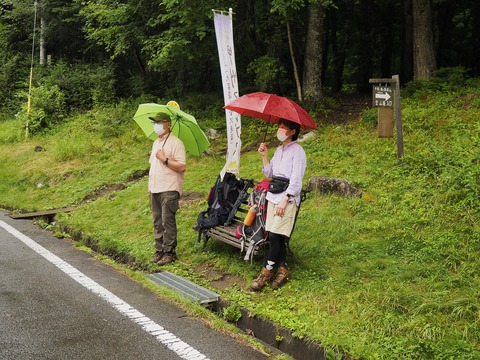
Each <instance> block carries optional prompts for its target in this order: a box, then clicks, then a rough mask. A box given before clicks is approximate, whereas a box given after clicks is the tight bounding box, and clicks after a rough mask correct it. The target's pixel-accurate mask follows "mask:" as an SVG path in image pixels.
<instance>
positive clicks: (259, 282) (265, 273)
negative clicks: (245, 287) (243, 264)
mask: <svg viewBox="0 0 480 360" xmlns="http://www.w3.org/2000/svg"><path fill="white" fill-rule="evenodd" d="M272 276H273V272H272V271H271V270H268V269H267V268H266V267H263V268H262V271H261V272H260V275H258V277H257V278H256V279H255V280H253V282H252V285H250V288H251V289H252V290H255V291H259V290H262V289H263V288H264V287H265V285H266V284H267V282H268V281H269V280H270V279H271V278H272Z"/></svg>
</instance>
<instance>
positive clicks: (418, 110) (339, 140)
mask: <svg viewBox="0 0 480 360" xmlns="http://www.w3.org/2000/svg"><path fill="white" fill-rule="evenodd" d="M478 88H479V87H478V84H477V83H474V84H473V85H471V86H467V87H464V88H461V89H458V88H456V89H450V90H449V91H445V89H439V90H437V89H429V88H427V89H420V90H417V92H414V93H413V94H412V95H411V96H410V97H408V98H407V97H405V98H404V99H402V105H403V109H402V112H403V125H404V127H403V129H404V141H405V157H404V159H403V161H402V162H401V163H400V162H399V161H398V159H397V157H396V145H395V140H394V139H382V138H378V137H377V130H376V126H375V124H374V121H372V119H375V117H376V111H375V110H370V111H367V112H365V113H364V116H363V120H362V119H352V120H351V121H350V122H348V123H346V124H343V125H320V128H319V130H318V131H316V133H315V136H314V137H312V138H310V139H308V140H307V141H305V142H304V143H302V145H303V146H304V148H305V151H306V153H307V158H308V169H307V173H306V176H305V182H306V181H307V180H308V179H309V178H310V177H311V176H316V175H318V176H329V177H338V178H343V179H346V180H348V181H349V182H351V183H353V184H354V185H356V186H358V187H360V188H361V189H362V191H363V196H362V197H361V198H342V197H338V196H324V195H319V194H311V195H310V196H309V198H308V200H307V201H306V202H304V203H303V204H302V210H301V212H300V215H299V218H298V221H297V228H296V231H295V233H294V235H293V237H292V241H291V247H292V249H293V251H294V252H295V254H296V257H297V261H296V263H295V264H293V268H294V272H293V274H294V275H293V276H294V277H293V280H292V281H291V282H289V283H288V284H287V285H286V286H285V287H283V288H281V289H280V290H277V291H272V290H271V289H268V288H267V289H266V290H265V291H263V292H261V293H259V294H254V293H251V292H250V291H248V289H247V287H248V284H249V282H250V281H251V280H252V279H253V278H254V277H255V276H256V275H257V273H258V271H259V269H260V266H261V263H260V262H254V263H253V265H251V264H250V263H248V262H244V261H243V260H242V259H241V257H240V256H239V252H238V251H237V250H235V249H232V248H230V247H228V246H226V245H224V244H221V243H215V242H214V241H211V242H209V243H208V245H207V247H206V249H203V248H202V245H201V244H199V243H197V242H196V239H197V234H196V233H195V232H194V231H193V230H192V226H193V225H194V223H195V220H196V217H197V214H198V213H199V212H200V211H202V210H205V209H206V202H205V201H204V200H203V201H190V202H185V203H184V204H183V206H182V208H181V210H180V212H179V215H178V220H179V221H178V222H179V248H178V253H179V254H180V261H179V262H177V263H175V264H174V265H169V268H168V269H169V270H170V271H174V272H177V273H179V274H181V275H184V276H188V277H190V278H192V279H194V280H196V281H198V282H200V283H202V285H205V286H210V285H209V283H208V281H206V280H205V279H204V278H203V277H202V276H201V274H199V273H198V272H197V271H195V270H194V269H197V268H199V267H211V268H214V269H216V270H218V271H221V272H224V273H228V274H236V275H238V276H239V277H240V278H241V279H243V280H244V281H243V282H242V284H234V285H232V286H229V287H227V288H225V289H223V290H221V296H222V297H223V298H225V299H227V300H230V301H233V302H234V303H237V304H239V305H241V306H244V307H246V308H248V309H249V310H250V312H251V313H252V314H256V315H259V316H264V317H266V318H269V319H272V320H273V321H275V322H276V323H278V324H280V325H282V326H285V327H288V328H290V329H292V330H293V331H294V333H295V335H296V336H298V337H308V338H310V339H313V340H315V341H317V342H319V343H321V344H322V345H324V346H326V347H328V348H330V349H332V350H335V351H337V350H338V351H341V352H344V353H346V354H348V355H349V356H351V357H352V358H355V359H407V358H408V359H425V358H434V359H477V358H479V357H480V345H479V344H480V277H479V269H480V257H479V255H480V237H479V224H478V214H479V200H478V199H479V195H480V180H479V179H480V166H479V165H480V164H479V159H480V148H479V134H480V124H479V121H478V119H479V118H480V98H479V95H478V90H477V89H478ZM107 110H108V109H106V110H105V111H107ZM130 110H131V113H128V111H127V110H125V111H127V112H126V113H125V114H123V116H124V118H125V119H129V118H130V116H131V115H132V114H133V113H134V109H133V108H132V109H130ZM104 117H105V114H102V113H98V112H97V113H93V112H92V113H89V114H85V115H81V116H80V115H79V116H77V117H74V118H71V119H69V121H67V122H65V123H63V124H62V125H61V126H58V127H56V128H54V129H53V130H50V131H49V132H47V133H45V134H43V135H37V136H35V137H33V138H32V139H29V140H22V141H18V136H17V137H16V136H13V135H12V129H18V127H19V124H17V123H16V122H15V120H6V121H3V122H1V123H0V163H1V167H0V206H2V207H3V208H6V209H27V210H42V209H50V208H57V207H62V206H66V205H78V209H77V210H76V211H74V212H71V213H68V214H61V215H60V216H59V217H58V219H57V225H60V226H61V227H62V228H64V229H65V228H68V229H71V230H72V231H74V232H81V233H82V235H83V236H84V237H88V238H90V239H92V240H91V241H93V242H95V243H96V244H97V245H98V246H99V247H100V248H101V249H102V250H103V251H104V252H106V253H111V254H128V255H129V256H131V257H132V258H133V259H134V261H135V263H136V264H137V265H138V266H139V267H141V268H143V269H146V270H147V271H148V270H155V267H154V266H153V267H152V265H149V264H148V260H149V258H150V257H151V255H152V250H153V243H152V236H151V232H152V231H151V218H150V210H149V204H148V196H147V190H146V187H147V183H146V178H145V177H141V178H139V179H137V178H136V174H137V175H138V174H140V173H142V171H144V170H145V169H147V168H148V154H149V151H150V146H151V143H150V142H149V141H148V140H145V139H144V138H143V134H142V133H141V131H140V130H139V129H137V128H136V125H135V124H134V123H133V121H126V120H125V121H123V122H120V123H119V125H117V126H116V128H118V130H117V131H116V132H115V133H112V132H111V131H110V130H109V127H108V126H106V125H101V121H100V120H101V119H103V118H104ZM198 120H199V123H200V125H201V126H202V119H198ZM257 126H258V122H256V121H251V120H249V119H245V120H244V130H243V134H242V137H245V139H247V140H246V141H245V140H244V142H246V143H249V144H250V145H251V143H252V142H256V141H257V136H256V135H257V133H258V129H257ZM222 141H223V140H222V138H221V139H219V140H217V141H216V142H215V143H214V144H213V152H212V153H211V154H210V155H208V156H205V155H204V156H202V157H200V158H193V157H190V158H188V166H187V173H186V178H185V191H187V192H197V193H202V194H203V197H204V195H205V194H207V192H208V190H209V188H210V187H211V186H212V185H213V183H214V181H215V177H216V175H217V174H218V172H219V171H220V169H221V168H222V166H223V163H224V157H223V153H224V146H225V144H223V143H222ZM247 145H248V144H247ZM35 146H41V147H42V148H43V149H44V150H45V151H39V152H36V151H34V148H35ZM247 147H248V146H247ZM270 150H271V151H272V152H273V150H274V149H273V147H272V148H271V149H270ZM260 167H261V161H260V158H259V156H258V154H257V153H256V152H255V151H251V152H248V151H247V152H245V153H243V154H242V169H241V174H242V176H243V177H246V178H254V179H257V180H260V179H261V178H262V174H261V169H260ZM120 183H122V184H125V187H122V189H123V190H121V191H116V192H113V193H108V194H107V195H104V196H101V197H99V198H97V199H95V200H91V201H88V202H86V201H83V200H84V199H85V198H86V197H87V196H88V195H89V194H92V193H95V192H98V191H99V190H100V189H102V188H105V187H108V186H112V185H115V184H120ZM244 284H247V285H244ZM216 291H218V289H217V290H216ZM333 353H334V352H332V354H333ZM332 356H334V355H332Z"/></svg>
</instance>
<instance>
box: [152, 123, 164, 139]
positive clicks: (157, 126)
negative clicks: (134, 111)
mask: <svg viewBox="0 0 480 360" xmlns="http://www.w3.org/2000/svg"><path fill="white" fill-rule="evenodd" d="M153 130H154V131H155V132H156V133H157V135H158V136H161V135H162V134H163V133H164V132H165V129H164V128H163V124H158V123H154V124H153Z"/></svg>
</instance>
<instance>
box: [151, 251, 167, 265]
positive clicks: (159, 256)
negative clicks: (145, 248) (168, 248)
mask: <svg viewBox="0 0 480 360" xmlns="http://www.w3.org/2000/svg"><path fill="white" fill-rule="evenodd" d="M163 254H164V252H163V251H155V255H153V257H152V258H151V259H150V263H152V264H153V263H158V262H159V261H160V260H161V259H162V256H163Z"/></svg>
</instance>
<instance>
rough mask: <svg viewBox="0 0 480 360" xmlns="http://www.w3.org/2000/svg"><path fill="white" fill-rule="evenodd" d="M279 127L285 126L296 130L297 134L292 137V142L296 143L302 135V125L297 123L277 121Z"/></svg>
mask: <svg viewBox="0 0 480 360" xmlns="http://www.w3.org/2000/svg"><path fill="white" fill-rule="evenodd" d="M277 123H278V125H282V124H283V125H285V126H286V127H288V128H289V129H290V130H293V129H295V134H293V135H292V140H293V141H295V140H297V139H298V135H300V124H299V123H296V122H294V121H290V120H287V119H278V121H277Z"/></svg>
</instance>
